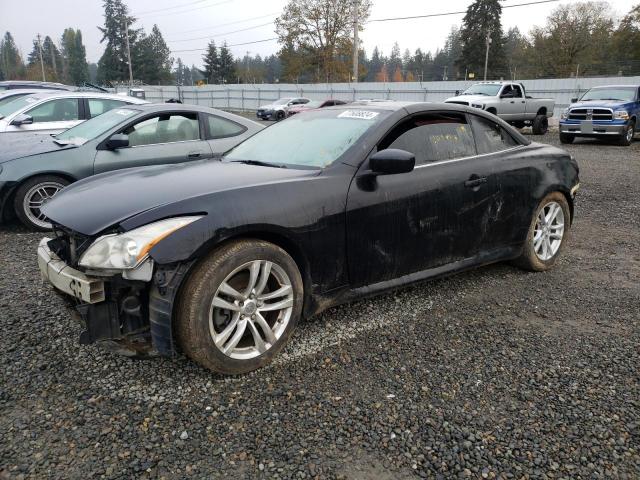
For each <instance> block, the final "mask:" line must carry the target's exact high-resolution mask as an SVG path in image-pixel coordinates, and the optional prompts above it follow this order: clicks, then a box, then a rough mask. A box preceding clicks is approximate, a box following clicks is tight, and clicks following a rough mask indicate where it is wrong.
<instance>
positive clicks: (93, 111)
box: [88, 98, 127, 118]
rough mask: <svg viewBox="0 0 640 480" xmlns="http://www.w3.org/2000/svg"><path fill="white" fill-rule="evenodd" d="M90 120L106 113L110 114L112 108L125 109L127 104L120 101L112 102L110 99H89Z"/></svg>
mask: <svg viewBox="0 0 640 480" xmlns="http://www.w3.org/2000/svg"><path fill="white" fill-rule="evenodd" d="M88 103H89V118H93V117H97V116H98V115H102V114H103V113H104V112H108V111H109V110H111V109H112V108H118V107H124V106H125V105H127V102H123V101H120V100H111V99H108V98H89V99H88Z"/></svg>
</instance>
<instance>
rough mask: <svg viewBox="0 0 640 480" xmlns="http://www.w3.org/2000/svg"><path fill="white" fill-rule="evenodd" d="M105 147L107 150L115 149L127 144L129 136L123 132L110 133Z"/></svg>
mask: <svg viewBox="0 0 640 480" xmlns="http://www.w3.org/2000/svg"><path fill="white" fill-rule="evenodd" d="M104 145H105V147H107V148H108V149H109V150H117V149H118V148H123V147H128V146H129V136H128V135H125V134H123V133H117V134H115V135H111V138H109V140H107V141H106V142H105V144H104Z"/></svg>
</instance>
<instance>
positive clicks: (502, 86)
mask: <svg viewBox="0 0 640 480" xmlns="http://www.w3.org/2000/svg"><path fill="white" fill-rule="evenodd" d="M445 102H446V103H457V104H459V105H469V106H471V107H475V108H481V109H482V110H486V111H487V112H490V113H493V114H494V115H497V116H499V117H500V118H502V119H503V120H504V121H506V122H509V123H510V124H511V125H513V126H514V127H516V128H524V127H525V126H529V125H530V126H531V127H532V129H533V134H534V135H544V134H545V133H547V130H548V129H549V120H548V119H549V117H551V116H553V108H554V107H555V101H554V100H553V99H551V98H532V97H528V96H527V95H526V93H525V90H524V85H522V84H521V83H517V82H480V83H476V84H475V85H472V86H471V87H469V88H468V89H466V90H465V91H464V92H462V93H461V94H457V92H456V96H455V97H451V98H447V99H446V100H445Z"/></svg>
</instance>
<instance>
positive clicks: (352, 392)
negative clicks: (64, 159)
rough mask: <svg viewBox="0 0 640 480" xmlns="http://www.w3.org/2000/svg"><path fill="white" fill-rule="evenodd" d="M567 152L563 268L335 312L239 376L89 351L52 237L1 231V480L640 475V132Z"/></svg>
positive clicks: (412, 291)
mask: <svg viewBox="0 0 640 480" xmlns="http://www.w3.org/2000/svg"><path fill="white" fill-rule="evenodd" d="M543 140H544V141H546V142H550V143H555V142H556V141H557V140H556V134H549V135H548V136H547V137H546V138H544V139H543ZM568 149H569V150H570V151H571V152H572V153H573V154H574V155H575V156H576V158H577V159H578V161H579V163H580V167H581V180H582V189H581V191H580V193H579V199H578V207H577V218H576V222H575V224H574V228H573V230H572V238H571V241H570V244H569V245H568V248H567V249H566V250H565V254H564V257H563V258H562V259H561V261H560V262H559V265H557V268H555V269H554V270H553V271H550V272H547V273H539V274H531V273H525V272H523V271H520V270H517V269H515V268H512V267H510V266H508V265H502V264H501V265H494V266H491V267H487V268H482V269H479V270H475V271H473V272H469V273H465V274H461V275H457V276H455V277H451V278H448V279H444V280H439V281H434V282H427V283H423V284H420V285H417V286H414V287H411V288H406V289H403V290H401V291H398V292H396V293H394V294H390V295H385V296H381V297H377V298H374V299H370V300H366V301H360V302H356V303H353V304H350V305H346V306H342V307H339V308H333V309H331V310H329V311H327V312H326V313H324V314H323V315H321V316H319V317H317V318H314V319H311V320H308V321H306V322H303V324H302V325H301V326H300V328H299V330H298V331H297V333H296V334H295V335H294V338H293V339H292V342H291V344H290V346H289V347H288V349H287V350H286V352H285V354H284V355H282V356H281V357H280V358H279V359H278V360H277V362H276V363H275V364H273V365H271V366H269V367H267V368H265V369H262V370H260V371H258V372H254V373H252V374H250V375H246V376H243V377H236V378H222V377H218V376H215V375H212V374H211V373H209V372H208V371H205V370H203V369H202V368H199V367H197V366H195V365H193V364H192V363H190V362H189V361H188V360H187V359H185V358H177V359H174V360H171V359H153V360H147V361H136V360H131V359H127V358H123V357H117V356H115V355H113V354H111V353H109V352H107V351H104V350H102V349H101V348H99V347H97V346H95V345H91V346H80V345H78V343H77V338H78V334H79V332H80V329H79V327H78V326H77V325H76V324H74V322H73V320H72V319H71V317H70V311H69V310H68V309H67V307H66V306H65V304H64V302H63V301H61V300H60V299H59V298H58V297H57V296H55V295H53V294H52V291H51V289H50V288H49V287H48V286H45V285H43V284H42V283H41V281H40V278H39V274H38V271H37V267H36V262H35V250H36V245H37V242H38V240H39V238H40V236H41V235H39V234H33V233H28V232H26V231H24V230H23V229H22V228H20V227H18V226H16V225H9V226H3V227H0V252H1V254H0V322H1V324H0V326H1V329H2V336H1V339H0V342H1V348H0V360H1V365H2V367H3V368H2V377H1V378H2V382H1V385H0V412H1V417H0V460H1V465H0V478H65V479H69V478H82V479H85V478H123V479H124V478H127V479H128V478H205V477H206V478H321V479H325V478H343V479H357V480H364V479H383V480H384V479H397V478H413V477H425V478H518V479H520V478H572V479H574V478H638V477H639V476H640V452H639V448H640V378H639V370H638V362H639V360H640V349H639V345H640V319H639V316H640V315H639V313H638V310H639V306H640V284H639V282H638V279H639V278H640V253H639V249H638V245H640V214H639V212H640V200H639V199H640V141H636V142H635V144H634V145H633V146H632V147H631V148H623V147H615V146H610V145H604V144H597V143H596V142H593V141H578V142H576V144H575V145H572V146H569V147H568Z"/></svg>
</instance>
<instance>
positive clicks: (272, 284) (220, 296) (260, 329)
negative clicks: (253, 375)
mask: <svg viewBox="0 0 640 480" xmlns="http://www.w3.org/2000/svg"><path fill="white" fill-rule="evenodd" d="M293 301H294V296H293V287H292V284H291V280H290V279H289V276H288V275H287V274H286V272H285V271H284V269H283V268H282V267H281V266H279V265H278V264H276V263H274V262H270V261H267V260H254V261H252V262H248V263H245V264H243V265H241V266H240V267H238V268H236V269H235V270H234V271H233V272H231V273H230V274H229V275H227V276H226V278H225V279H224V281H223V282H222V283H221V284H220V285H219V286H218V289H217V290H216V293H215V295H214V297H213V300H212V302H211V307H210V309H209V332H210V334H211V338H212V339H213V342H214V344H215V345H216V347H217V348H218V349H219V350H220V351H221V352H222V353H224V354H225V355H227V356H229V357H231V358H234V359H237V360H246V359H250V358H255V357H257V356H259V355H261V354H263V353H264V352H266V351H267V350H269V349H270V348H271V347H272V346H273V345H274V344H275V343H276V342H277V341H278V339H279V338H280V337H281V336H282V334H283V333H284V332H285V330H286V328H287V325H288V323H289V321H290V319H291V313H292V311H293Z"/></svg>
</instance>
